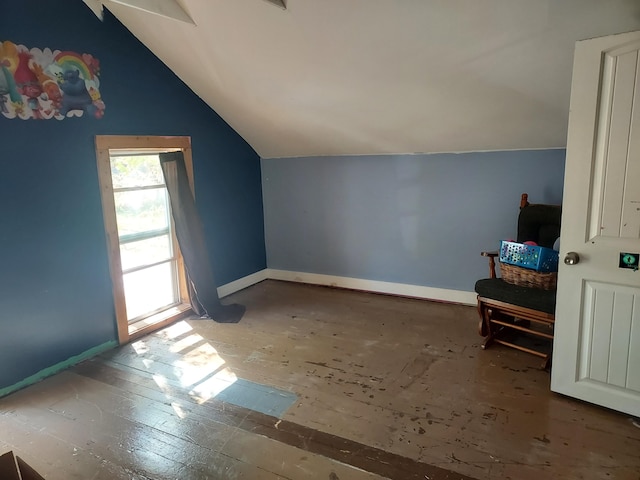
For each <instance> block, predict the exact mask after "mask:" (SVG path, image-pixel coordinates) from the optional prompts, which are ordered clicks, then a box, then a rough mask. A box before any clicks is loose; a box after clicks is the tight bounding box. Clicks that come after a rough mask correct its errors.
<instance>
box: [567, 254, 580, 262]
mask: <svg viewBox="0 0 640 480" xmlns="http://www.w3.org/2000/svg"><path fill="white" fill-rule="evenodd" d="M579 262H580V255H578V254H577V253H576V252H569V253H567V255H566V256H565V257H564V263H565V264H566V265H575V264H576V263H579Z"/></svg>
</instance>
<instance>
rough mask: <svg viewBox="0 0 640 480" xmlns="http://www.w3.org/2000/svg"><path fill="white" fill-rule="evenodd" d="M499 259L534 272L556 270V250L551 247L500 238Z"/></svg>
mask: <svg viewBox="0 0 640 480" xmlns="http://www.w3.org/2000/svg"><path fill="white" fill-rule="evenodd" d="M500 261H501V262H503V263H508V264H510V265H517V266H519V267H524V268H529V269H531V270H535V271H536V272H557V271H558V252H556V251H555V250H553V249H551V248H546V247H538V246H533V245H524V244H523V243H516V242H507V241H505V240H502V241H501V242H500Z"/></svg>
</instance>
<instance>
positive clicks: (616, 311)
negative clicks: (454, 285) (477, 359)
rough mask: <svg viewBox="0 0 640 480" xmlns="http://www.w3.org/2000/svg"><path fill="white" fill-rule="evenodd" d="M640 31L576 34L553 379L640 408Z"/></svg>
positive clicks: (556, 387)
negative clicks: (630, 264)
mask: <svg viewBox="0 0 640 480" xmlns="http://www.w3.org/2000/svg"><path fill="white" fill-rule="evenodd" d="M639 51H640V32H631V33H626V34H621V35H613V36H609V37H602V38H595V39H591V40H585V41H582V42H578V43H577V44H576V51H575V58H574V73H573V84H572V93H571V106H570V115H569V134H568V138H567V161H566V168H565V172H566V173H565V184H564V198H563V215H562V231H561V240H560V258H563V257H564V256H565V255H566V254H567V253H568V252H570V251H573V252H577V253H578V254H579V256H580V262H579V263H577V264H576V265H571V266H570V265H565V264H564V263H562V262H561V264H560V268H559V272H558V303H557V307H556V326H555V334H554V353H553V367H552V372H551V389H552V390H553V391H556V392H559V393H563V394H566V395H570V396H574V397H577V398H580V399H582V400H586V401H589V402H593V403H596V404H599V405H603V406H606V407H609V408H613V409H616V410H620V411H623V412H627V413H631V414H634V415H640V390H639V389H638V384H639V383H640V378H639V375H640V361H639V360H640V358H639V355H640V353H639V352H638V347H639V346H640V338H639V337H640V326H639V325H638V316H639V315H640V312H639V310H640V273H639V272H637V271H636V272H634V271H633V270H631V269H622V268H619V260H620V253H621V252H632V253H637V252H640V182H638V179H639V178H640V149H639V147H640V139H639V136H640V127H639V126H638V125H639V123H638V122H640V75H639V71H640V62H639Z"/></svg>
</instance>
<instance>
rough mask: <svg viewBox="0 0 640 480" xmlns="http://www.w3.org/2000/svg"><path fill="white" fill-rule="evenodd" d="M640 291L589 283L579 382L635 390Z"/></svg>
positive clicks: (581, 344) (586, 295)
mask: <svg viewBox="0 0 640 480" xmlns="http://www.w3.org/2000/svg"><path fill="white" fill-rule="evenodd" d="M639 299H640V289H632V288H628V287H626V288H625V287H620V286H618V285H608V284H604V283H600V282H586V285H585V300H586V301H585V302H584V304H585V309H584V317H583V320H582V323H583V333H582V336H581V341H580V361H579V366H578V369H579V371H580V376H579V379H580V380H581V381H582V380H594V381H597V382H601V383H606V384H609V385H613V386H617V387H622V388H631V389H633V387H632V385H635V383H636V380H637V378H638V375H639V374H640V364H634V363H633V356H632V349H631V342H630V339H631V336H630V333H631V332H632V331H633V329H634V328H636V329H637V328H638V326H637V325H634V323H635V322H637V321H638V311H637V309H638V308H639V307H640V300H639Z"/></svg>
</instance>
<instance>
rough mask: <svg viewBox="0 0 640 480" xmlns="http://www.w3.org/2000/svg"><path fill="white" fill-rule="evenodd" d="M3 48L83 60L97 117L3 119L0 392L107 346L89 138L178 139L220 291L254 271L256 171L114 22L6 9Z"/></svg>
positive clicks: (30, 0)
mask: <svg viewBox="0 0 640 480" xmlns="http://www.w3.org/2000/svg"><path fill="white" fill-rule="evenodd" d="M0 40H10V41H12V42H14V43H16V44H23V45H25V46H27V47H29V48H33V47H38V48H41V49H44V48H45V47H49V48H51V49H57V50H72V51H75V52H79V53H91V54H93V55H94V56H95V57H97V58H98V59H99V60H100V62H101V77H100V78H101V87H100V91H101V93H102V98H103V100H104V102H105V104H106V111H105V116H104V118H102V119H101V120H96V119H93V118H88V117H84V118H67V119H65V120H62V121H58V120H46V121H37V120H28V121H25V120H18V119H15V120H9V119H7V118H5V117H3V116H1V115H0V165H1V171H0V251H1V252H3V254H2V261H1V262H0V389H2V388H3V387H7V386H10V385H13V384H14V383H16V382H18V381H20V380H22V379H24V378H26V377H28V376H30V375H32V374H34V373H36V372H38V371H40V370H42V369H44V368H46V367H49V366H52V365H54V364H56V363H58V362H61V361H64V360H66V359H67V358H69V357H71V356H74V355H77V354H79V353H81V352H84V351H86V350H88V349H90V348H92V347H95V346H97V345H101V344H104V343H105V342H109V341H112V340H114V339H115V338H116V329H115V314H114V308H113V298H112V293H111V283H110V277H109V269H108V263H107V253H106V241H105V234H104V227H103V220H102V207H101V202H100V195H99V189H98V176H97V170H96V158H95V147H94V137H95V135H110V134H113V135H189V136H191V138H192V145H193V161H194V171H195V183H196V197H197V205H198V209H199V211H200V213H201V216H202V220H203V223H204V226H205V232H206V234H207V236H208V247H209V250H210V254H211V258H212V262H213V263H214V268H215V271H216V275H217V281H218V283H219V284H224V283H228V282H230V281H232V280H235V279H237V278H240V277H243V276H245V275H248V274H250V273H253V272H256V271H258V270H261V269H263V268H265V266H266V258H265V248H264V234H263V229H264V227H263V216H262V209H263V207H262V192H261V178H260V159H259V157H258V156H257V154H256V153H255V152H254V151H253V149H252V148H251V147H249V146H248V145H247V143H246V142H245V141H244V140H243V139H242V138H240V137H239V136H238V135H237V134H236V133H235V132H234V131H233V130H232V129H231V128H230V127H229V126H228V125H227V124H226V123H225V122H224V121H223V120H222V119H221V118H220V117H219V116H218V115H217V114H216V113H215V112H214V111H213V110H211V109H210V108H209V107H208V106H207V105H205V104H204V103H203V102H202V101H201V100H200V99H199V98H198V97H197V96H196V95H195V94H193V93H192V92H191V91H190V90H189V89H188V88H187V87H186V86H185V85H184V84H183V83H182V82H181V81H180V80H179V79H178V78H177V77H176V76H175V75H174V74H173V73H172V72H171V71H170V70H169V69H168V68H166V67H165V66H164V65H163V64H162V62H160V61H159V60H158V59H157V58H156V57H155V56H154V55H152V54H151V53H150V52H149V50H147V49H146V47H144V46H143V45H142V44H141V43H140V42H138V41H137V40H136V39H135V37H133V36H132V35H131V34H130V33H129V32H128V31H127V30H126V29H125V28H124V27H123V26H122V25H121V24H120V23H119V22H118V21H117V20H116V19H115V18H114V17H113V16H111V15H110V14H108V13H107V14H106V17H105V21H104V23H102V22H100V21H99V20H98V19H97V18H96V17H95V15H94V14H93V13H92V12H91V11H90V10H89V8H88V7H86V6H85V5H84V4H83V3H82V1H81V0H65V1H56V2H54V1H41V0H21V1H19V2H3V6H2V13H1V15H0Z"/></svg>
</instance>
